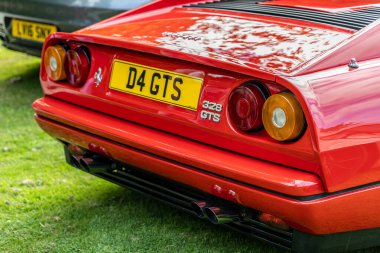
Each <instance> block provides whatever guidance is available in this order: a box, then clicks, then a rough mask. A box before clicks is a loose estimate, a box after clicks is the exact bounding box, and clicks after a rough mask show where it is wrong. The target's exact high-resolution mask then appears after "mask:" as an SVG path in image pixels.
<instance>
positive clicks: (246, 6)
mask: <svg viewBox="0 0 380 253" xmlns="http://www.w3.org/2000/svg"><path fill="white" fill-rule="evenodd" d="M265 1H266V0H261V1H249V0H226V1H220V2H219V1H218V2H210V3H201V4H192V5H188V6H185V7H192V8H205V9H220V10H229V11H237V12H248V13H255V14H259V15H266V16H275V17H281V18H290V19H296V20H305V21H310V22H314V23H322V24H328V25H332V26H337V27H343V28H348V29H352V30H360V29H362V28H364V27H366V26H368V25H369V24H371V23H372V22H374V21H376V20H378V19H379V18H380V7H370V8H368V9H364V10H354V11H345V12H338V13H329V12H323V11H318V10H311V9H310V10H309V9H303V8H297V7H286V6H276V5H262V4H259V2H265Z"/></svg>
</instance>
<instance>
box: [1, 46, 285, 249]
mask: <svg viewBox="0 0 380 253" xmlns="http://www.w3.org/2000/svg"><path fill="white" fill-rule="evenodd" d="M38 69H39V59H38V58H34V57H30V56H26V55H24V54H20V53H15V52H11V51H8V50H6V49H4V48H1V47H0V252H9V253H10V252H12V253H22V252H70V253H71V252H279V251H277V250H276V249H274V248H272V247H270V246H267V245H263V244H261V243H260V242H256V241H254V240H253V239H252V238H248V237H245V236H242V235H240V234H236V233H234V232H231V231H229V230H227V229H224V228H221V227H218V226H214V225H212V224H210V223H209V222H206V221H202V220H199V219H198V218H196V217H193V216H191V215H188V214H187V213H184V212H182V211H177V210H173V209H171V208H170V207H168V206H166V205H164V204H161V203H159V202H156V201H153V200H151V199H150V198H148V197H145V196H141V195H138V194H133V193H132V192H130V191H128V190H126V189H123V188H121V187H118V186H116V185H113V184H111V183H108V182H105V181H103V180H101V179H98V178H95V177H93V176H90V175H87V174H85V173H83V172H81V171H78V170H76V169H74V168H71V167H70V166H68V165H66V164H65V162H64V156H63V150H62V146H61V144H59V143H58V142H57V141H55V140H54V139H52V138H51V137H49V136H48V135H46V134H45V133H43V132H42V131H41V130H40V129H39V128H38V126H37V124H36V123H35V122H34V119H33V111H32V109H31V103H32V102H33V100H35V99H36V98H38V97H41V95H42V94H41V90H40V85H39V80H38Z"/></svg>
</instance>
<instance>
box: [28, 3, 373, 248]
mask: <svg viewBox="0 0 380 253" xmlns="http://www.w3.org/2000/svg"><path fill="white" fill-rule="evenodd" d="M229 2H232V1H229ZM221 4H224V6H226V4H228V1H226V2H222V3H221ZM195 8H199V7H198V6H197V7H193V6H190V7H189V6H186V7H181V8H178V9H175V8H174V9H170V10H168V9H165V10H163V11H162V12H159V13H155V15H157V17H156V20H155V22H153V21H152V20H151V19H153V18H147V16H145V15H141V17H139V16H138V15H136V16H133V15H131V16H130V17H129V16H126V18H125V20H124V19H120V21H118V20H113V21H111V23H112V25H111V26H108V25H107V24H106V23H104V24H99V25H97V26H94V27H90V28H89V29H87V30H84V31H82V32H78V33H76V34H72V35H69V34H64V33H57V34H54V35H50V37H49V38H48V40H47V41H46V43H45V45H44V51H43V52H44V53H43V57H42V65H41V76H40V77H41V84H42V88H43V91H44V97H43V98H41V99H38V100H36V101H35V102H34V104H33V107H34V110H35V113H36V114H35V117H36V120H37V122H38V124H39V125H40V127H41V128H42V129H43V130H44V131H45V132H47V133H48V134H50V135H51V136H52V137H54V138H56V139H58V140H59V141H61V142H62V143H63V145H64V150H65V156H66V160H67V162H68V163H69V164H71V165H73V166H74V167H77V168H79V169H81V170H83V171H85V172H88V173H91V174H93V175H95V176H98V177H100V178H103V179H106V180H108V181H111V182H114V183H116V184H119V185H121V186H125V187H127V188H130V189H133V190H135V191H137V192H140V193H143V194H147V195H149V196H151V197H153V198H156V199H159V200H161V201H164V202H166V203H168V204H171V205H173V206H175V207H178V208H180V209H182V210H185V211H188V212H190V213H193V214H195V215H197V216H198V217H200V218H205V219H208V220H210V221H211V222H213V223H215V224H223V225H225V226H227V227H229V228H232V229H235V230H237V231H239V232H243V233H246V234H249V235H251V236H253V237H255V238H258V239H260V240H263V241H265V242H270V243H272V244H275V245H277V246H279V247H281V248H284V249H288V250H293V251H294V252H306V251H311V252H328V251H330V252H337V251H342V250H345V249H356V248H363V247H371V246H375V245H377V240H376V238H377V237H378V235H379V232H380V229H378V227H379V226H380V219H379V218H378V216H377V211H376V210H378V208H379V204H377V201H375V199H376V198H377V196H379V194H380V187H379V185H377V184H371V185H370V184H367V183H362V185H364V187H359V184H360V183H358V184H357V185H354V186H353V184H354V183H352V182H349V183H350V184H351V185H350V186H347V184H346V185H345V184H344V182H348V181H344V180H335V181H334V180H333V179H334V178H335V179H336V178H337V175H340V174H344V172H342V171H340V172H339V171H338V170H335V171H333V170H331V171H328V170H327V169H326V164H328V165H330V164H333V162H332V161H326V160H323V157H329V158H330V159H334V157H336V156H334V153H333V152H330V151H331V150H324V152H321V149H320V147H321V145H320V144H321V140H320V139H319V136H320V135H319V132H320V131H321V129H320V128H319V126H318V124H316V119H315V114H313V113H312V109H313V106H315V105H316V104H318V101H317V102H315V101H313V100H312V98H314V97H313V95H315V94H313V92H312V89H311V85H308V82H309V81H310V83H311V84H312V83H313V82H312V81H314V80H312V77H308V76H307V75H305V76H303V77H298V78H297V77H295V76H291V73H292V71H293V70H294V71H296V70H298V68H299V66H300V65H301V64H302V63H303V62H302V61H304V62H306V60H305V59H306V58H307V57H311V56H309V55H308V54H303V53H301V51H302V50H303V48H304V47H306V46H309V44H310V45H311V46H310V47H309V49H310V50H315V52H316V53H317V52H318V53H320V54H322V53H323V52H324V51H322V49H321V48H324V47H326V51H327V50H328V49H331V48H333V47H334V46H336V45H337V44H339V43H341V42H342V41H345V40H347V39H348V38H350V36H352V34H353V32H351V31H347V30H345V29H341V28H334V29H331V28H328V27H326V26H324V25H320V26H316V27H315V26H312V25H309V24H308V25H307V26H306V25H303V24H302V25H301V24H300V23H297V22H293V23H286V24H284V23H283V20H280V21H278V20H272V18H266V17H264V18H258V17H255V18H252V17H250V16H248V15H246V16H244V15H243V16H244V17H237V15H236V16H234V17H232V16H231V14H229V13H222V14H220V13H218V14H215V12H208V11H204V13H203V14H201V13H199V12H198V11H195V10H194V9H195ZM179 16H180V17H181V18H180V19H177V23H174V22H173V19H174V18H175V17H179ZM253 26H254V28H255V29H256V30H255V31H259V30H260V29H265V31H266V32H262V33H261V34H260V33H257V34H255V35H256V36H262V37H261V38H259V37H256V38H255V39H256V40H259V41H261V43H262V40H266V39H270V40H271V43H270V47H271V48H274V49H276V50H278V51H276V52H274V53H273V54H268V55H255V57H254V58H250V57H252V56H251V53H252V52H256V51H254V50H256V48H257V47H259V46H261V47H260V50H261V52H262V50H264V49H263V46H265V44H264V43H262V44H260V45H259V44H255V45H254V46H252V44H251V45H250V46H252V47H251V48H249V51H250V53H249V54H247V55H245V53H246V52H247V51H244V47H245V46H246V45H247V44H248V45H249V43H243V42H244V40H246V39H247V40H249V38H247V36H245V35H244V33H246V32H247V31H250V30H251V28H252V27H253ZM229 27H231V30H228V28H229ZM300 27H301V28H300ZM186 28H187V30H186ZM222 28H225V29H224V30H223V29H222ZM280 28H281V29H280ZM213 29H215V30H217V31H218V32H217V33H214V30H213ZM244 29H245V30H244ZM224 33H225V34H224ZM268 33H269V34H268ZM270 33H273V34H270ZM206 34H207V35H209V36H210V37H209V38H208V37H204V36H205V35H206ZM218 34H223V36H222V39H223V41H222V40H220V38H218V37H217V36H218ZM288 34H289V35H291V40H287V39H288V38H287V35H288ZM317 35H318V36H317ZM228 36H231V37H228ZM240 36H241V37H240ZM307 37H309V38H312V40H313V41H308V40H305V38H307ZM236 38H238V42H241V43H237V41H236ZM289 38H290V37H289ZM331 38H334V40H333V42H331ZM260 39H261V40H260ZM324 39H326V41H324ZM276 40H277V44H276V43H275V42H276ZM297 40H298V41H297ZM231 41H233V42H234V43H232V42H231ZM295 41H296V43H295ZM299 41H301V42H302V43H299ZM305 41H306V42H305ZM222 42H223V43H222ZM307 42H309V43H307ZM218 43H219V44H218ZM289 43H294V44H289ZM215 44H217V45H216V47H215V48H213V46H215ZM299 44H300V45H301V46H300V47H297V48H295V46H294V45H299ZM194 45H196V46H194ZM284 45H286V46H287V47H288V50H295V51H294V52H293V53H292V54H291V55H292V56H294V58H292V59H287V58H285V57H283V55H281V54H284V51H283V50H282V47H283V46H284ZM231 47H236V48H233V50H231V51H229V49H231ZM294 48H295V49H294ZM197 50H198V51H197ZM237 50H240V51H237ZM317 50H321V51H317ZM264 51H265V50H264ZM236 52H239V55H238V56H237V55H234V54H235V53H236ZM257 52H259V51H257ZM313 52H314V51H313ZM303 57H306V58H305V59H303ZM247 59H248V60H247ZM300 59H301V60H300ZM308 59H309V60H310V59H311V58H308ZM275 60H277V61H275ZM313 78H314V77H313ZM315 80H318V78H315ZM316 86H317V85H316ZM308 96H310V97H308ZM316 107H318V106H316ZM346 154H348V153H346ZM334 173H335V174H334ZM357 174H358V178H360V176H363V178H368V177H366V175H368V174H366V175H365V173H363V175H360V171H357ZM350 176H352V175H350ZM341 178H344V176H341ZM358 180H359V179H358ZM364 180H365V179H363V181H364ZM370 180H372V179H370ZM357 182H358V181H356V183H357ZM356 186H358V187H356ZM347 210H351V211H347Z"/></svg>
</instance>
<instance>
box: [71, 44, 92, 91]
mask: <svg viewBox="0 0 380 253" xmlns="http://www.w3.org/2000/svg"><path fill="white" fill-rule="evenodd" d="M65 72H66V77H67V81H68V82H69V83H70V84H72V85H74V86H81V85H83V84H84V83H85V82H86V80H87V77H88V73H89V72H90V60H89V57H88V54H87V53H86V51H85V50H84V49H83V48H82V47H77V48H75V49H70V50H69V51H67V53H66V61H65Z"/></svg>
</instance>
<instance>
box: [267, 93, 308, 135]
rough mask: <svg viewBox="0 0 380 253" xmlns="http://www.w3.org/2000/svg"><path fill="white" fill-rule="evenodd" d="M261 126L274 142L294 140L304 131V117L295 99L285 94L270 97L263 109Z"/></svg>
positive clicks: (291, 95)
mask: <svg viewBox="0 0 380 253" xmlns="http://www.w3.org/2000/svg"><path fill="white" fill-rule="evenodd" d="M263 124H264V128H265V130H266V131H267V133H268V134H269V135H270V136H271V137H272V138H273V139H275V140H278V141H289V140H295V139H297V138H298V137H299V136H301V134H302V133H303V131H304V129H305V125H306V123H305V116H304V114H303V111H302V108H301V105H300V104H299V102H298V100H297V99H296V97H295V96H294V95H293V94H291V93H287V92H283V93H278V94H275V95H272V96H271V97H269V98H268V99H267V101H266V102H265V104H264V107H263Z"/></svg>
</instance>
